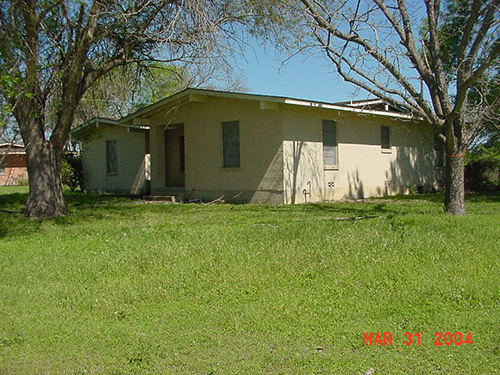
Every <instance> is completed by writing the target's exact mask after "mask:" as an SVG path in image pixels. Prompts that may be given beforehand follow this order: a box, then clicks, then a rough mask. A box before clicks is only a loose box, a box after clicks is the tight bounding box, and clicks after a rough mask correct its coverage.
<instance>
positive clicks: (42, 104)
mask: <svg viewBox="0 0 500 375" xmlns="http://www.w3.org/2000/svg"><path fill="white" fill-rule="evenodd" d="M230 6H231V3H230V2H226V1H206V0H121V1H118V0H92V1H91V0H83V1H81V0H80V1H77V0H8V1H3V2H1V3H0V95H2V97H3V98H4V99H5V100H6V101H7V102H8V103H9V104H10V107H11V108H12V110H13V114H14V116H15V118H16V121H17V123H18V125H19V127H20V131H21V135H22V138H23V141H24V144H25V146H26V156H27V167H28V176H29V185H30V192H29V196H28V201H27V204H26V208H25V214H26V215H27V216H29V217H44V216H58V215H64V214H65V213H66V207H65V204H64V200H63V196H62V189H61V179H60V168H61V157H62V149H63V147H64V145H65V143H66V141H67V140H68V136H69V132H70V130H71V126H72V123H73V119H74V116H75V110H76V108H77V106H78V104H79V103H80V101H81V99H82V97H83V96H84V95H85V93H86V92H87V91H88V90H89V89H90V88H91V87H92V86H93V85H94V84H95V82H96V81H98V80H99V79H100V78H101V77H103V76H105V75H107V74H108V73H109V72H111V71H112V70H114V69H115V68H117V67H119V66H125V65H127V64H130V63H136V64H141V63H142V62H144V61H148V62H151V61H162V62H168V63H174V62H177V61H183V62H188V61H195V60H197V59H199V58H201V57H209V56H217V55H220V53H221V50H220V47H221V41H222V40H223V39H222V38H221V35H222V31H223V27H224V26H225V25H226V24H228V23H230V22H231V21H232V19H231V16H230V12H229V10H230ZM48 103H51V106H54V107H55V108H56V110H55V115H54V119H53V124H50V122H49V119H48V118H47V116H46V109H47V105H48Z"/></svg>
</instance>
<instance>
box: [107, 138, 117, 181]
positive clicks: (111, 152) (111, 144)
mask: <svg viewBox="0 0 500 375" xmlns="http://www.w3.org/2000/svg"><path fill="white" fill-rule="evenodd" d="M106 173H108V174H110V173H118V155H117V150H116V141H106Z"/></svg>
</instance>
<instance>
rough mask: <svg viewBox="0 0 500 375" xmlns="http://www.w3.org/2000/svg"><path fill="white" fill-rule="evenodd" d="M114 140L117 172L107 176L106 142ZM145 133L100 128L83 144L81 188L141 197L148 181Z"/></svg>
mask: <svg viewBox="0 0 500 375" xmlns="http://www.w3.org/2000/svg"><path fill="white" fill-rule="evenodd" d="M113 140H116V141H117V156H118V173H116V174H113V175H108V174H107V173H106V141H113ZM145 140H146V138H145V132H144V131H132V132H129V131H128V128H127V127H124V126H113V125H100V126H99V127H97V128H95V130H93V131H92V133H91V136H90V138H89V139H87V140H84V142H83V153H82V163H83V177H84V188H85V190H88V191H106V192H111V193H118V194H133V195H135V194H144V193H145V192H146V180H147V179H148V178H149V166H148V164H149V155H147V154H146V142H145Z"/></svg>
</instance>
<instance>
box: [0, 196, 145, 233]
mask: <svg viewBox="0 0 500 375" xmlns="http://www.w3.org/2000/svg"><path fill="white" fill-rule="evenodd" d="M27 198H28V194H27V193H11V194H1V195H0V238H2V237H6V236H8V235H12V234H16V235H25V234H30V233H33V232H36V231H37V230H39V229H40V228H41V227H42V226H43V225H44V224H47V223H49V224H55V225H61V226H70V225H77V224H80V223H83V222H86V221H89V220H101V219H103V217H104V216H103V215H102V212H100V213H98V211H99V209H101V208H102V207H103V206H105V207H106V208H107V209H109V212H110V213H116V212H120V213H122V214H125V215H126V212H125V211H127V210H126V209H125V208H124V206H123V205H120V206H119V207H118V206H116V205H117V204H119V203H130V202H133V201H134V200H135V201H137V200H138V199H139V198H138V197H130V196H119V195H111V194H86V193H78V192H68V193H65V194H64V200H65V202H66V206H67V207H68V210H69V215H67V216H64V217H56V218H46V219H40V220H33V219H28V218H27V217H25V216H24V214H23V209H24V206H25V204H26V200H27Z"/></svg>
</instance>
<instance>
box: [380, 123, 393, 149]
mask: <svg viewBox="0 0 500 375" xmlns="http://www.w3.org/2000/svg"><path fill="white" fill-rule="evenodd" d="M380 144H381V145H382V149H384V150H390V149H391V128H390V127H388V126H381V127H380Z"/></svg>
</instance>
